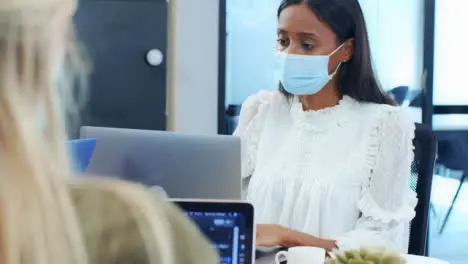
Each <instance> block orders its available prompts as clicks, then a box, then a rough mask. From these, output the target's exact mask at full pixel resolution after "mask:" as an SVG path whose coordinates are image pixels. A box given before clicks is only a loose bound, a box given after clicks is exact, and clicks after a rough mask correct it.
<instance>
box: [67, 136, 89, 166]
mask: <svg viewBox="0 0 468 264" xmlns="http://www.w3.org/2000/svg"><path fill="white" fill-rule="evenodd" d="M67 145H68V147H69V149H70V152H71V156H72V165H73V169H75V171H76V172H77V173H85V172H86V170H87V168H88V165H89V162H90V160H91V157H92V156H93V153H94V149H95V147H96V139H95V138H88V139H75V140H69V141H67Z"/></svg>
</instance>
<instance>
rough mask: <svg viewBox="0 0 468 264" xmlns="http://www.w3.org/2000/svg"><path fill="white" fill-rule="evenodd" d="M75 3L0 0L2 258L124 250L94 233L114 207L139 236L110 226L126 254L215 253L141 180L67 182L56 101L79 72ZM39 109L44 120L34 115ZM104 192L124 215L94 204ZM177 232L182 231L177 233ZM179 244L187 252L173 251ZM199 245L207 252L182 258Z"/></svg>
mask: <svg viewBox="0 0 468 264" xmlns="http://www.w3.org/2000/svg"><path fill="white" fill-rule="evenodd" d="M74 5H75V3H74V1H73V0H0V263H2V264H33V263H34V264H65V263H66V264H87V263H88V262H92V261H94V262H96V263H100V264H104V263H116V262H115V261H116V259H121V258H120V256H122V254H123V253H122V251H121V250H117V251H119V252H115V248H113V249H110V251H109V252H107V251H106V252H104V250H100V249H101V248H102V246H103V245H102V244H105V243H101V245H97V244H96V242H95V238H96V237H99V236H101V237H105V235H106V234H107V233H106V232H108V231H109V228H111V226H112V225H113V224H114V226H115V224H116V223H117V222H118V221H119V219H117V218H119V217H120V218H121V220H122V219H133V220H132V221H134V222H135V223H136V226H135V228H136V229H137V230H136V231H137V233H138V234H134V235H133V236H134V237H141V238H142V243H143V246H142V247H141V246H137V247H135V246H133V247H132V246H127V244H125V243H126V242H125V241H126V238H127V237H128V236H127V234H126V233H124V232H123V233H122V232H117V233H118V234H120V236H117V237H116V236H115V235H114V236H113V237H114V238H116V240H117V241H120V242H117V244H118V243H121V244H120V245H123V247H125V249H126V250H123V251H131V254H130V255H132V254H133V255H134V256H139V257H143V258H144V259H145V260H147V261H146V262H147V263H152V264H156V263H162V264H176V263H178V261H176V260H177V259H182V258H184V257H185V262H187V261H190V262H192V263H215V262H216V255H215V253H214V251H213V250H212V249H210V247H209V243H208V242H207V241H206V240H205V239H203V237H202V236H201V235H200V234H199V232H198V231H197V230H196V228H195V227H194V226H192V225H191V224H190V223H189V222H188V220H186V219H184V218H183V217H182V214H180V213H179V212H177V211H174V210H172V209H168V208H169V207H167V205H165V204H164V203H165V202H164V201H162V200H158V199H155V197H154V196H153V195H152V194H151V193H150V191H149V190H147V189H146V188H144V187H142V186H138V185H133V184H127V183H123V182H118V181H108V180H88V181H79V182H72V177H70V176H71V172H70V171H69V168H70V166H69V160H68V153H67V149H66V145H65V140H66V135H65V124H64V122H63V120H65V118H64V110H65V109H64V107H63V106H64V105H67V106H68V108H67V109H73V107H72V108H70V107H69V106H70V105H71V104H73V103H72V102H73V99H74V97H73V96H71V95H74V94H75V93H74V92H73V91H71V89H72V87H73V86H72V85H71V84H70V78H75V77H83V76H84V75H86V67H83V65H82V61H81V60H80V56H79V52H78V51H79V50H78V49H77V46H76V45H75V43H74V40H73V31H72V30H71V21H70V20H71V15H72V13H73V11H74ZM42 114H43V115H44V117H45V121H46V123H47V125H46V126H45V128H44V130H42V129H41V126H40V124H38V118H40V117H41V116H40V115H42ZM94 191H98V193H100V194H99V195H95V196H93V197H95V198H96V199H92V198H91V197H89V196H88V195H87V194H91V195H94V194H95V193H94ZM83 196H84V197H87V198H86V199H81V198H80V197H83ZM72 197H73V198H72ZM109 197H113V198H112V199H110V200H112V201H111V202H110V203H109V204H111V205H112V204H116V203H117V204H118V203H119V202H118V201H117V200H119V201H120V203H121V204H123V205H124V207H122V208H127V209H128V210H127V211H128V214H127V215H121V214H120V211H119V210H117V213H116V214H115V215H116V216H115V217H114V218H115V219H114V220H115V221H117V222H112V221H114V220H113V219H106V218H105V216H103V215H102V214H99V212H100V211H103V210H101V208H103V209H105V208H108V206H107V205H106V203H107V202H109V199H108V198H109ZM114 198H116V199H114ZM99 204H101V205H99ZM99 206H102V207H99ZM163 208H166V209H164V210H163ZM93 210H94V211H93ZM171 210H172V211H171ZM77 212H78V213H77ZM114 212H115V211H114ZM166 212H169V213H166ZM88 213H89V214H88ZM169 215H170V217H169ZM171 217H172V218H171ZM169 219H172V220H169ZM120 223H122V221H120ZM171 227H172V229H171ZM117 229H120V227H118V228H117ZM124 231H125V230H124ZM182 231H183V233H181V232H182ZM133 233H135V232H133ZM122 234H123V235H122ZM175 234H176V235H175ZM176 236H177V237H178V238H179V240H182V241H180V242H177V243H176ZM85 239H86V241H85ZM85 242H87V243H86V244H85ZM114 245H115V243H114ZM179 245H186V247H187V248H184V249H183V250H184V252H192V253H191V255H190V254H185V253H184V252H182V253H176V252H175V249H176V248H177V247H178V246H179ZM200 254H203V255H204V256H205V258H199V260H198V261H195V260H193V261H192V260H188V259H191V256H195V255H200ZM88 255H89V256H88ZM101 257H102V258H101ZM97 259H100V260H99V261H96V260H97Z"/></svg>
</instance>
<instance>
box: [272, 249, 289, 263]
mask: <svg viewBox="0 0 468 264" xmlns="http://www.w3.org/2000/svg"><path fill="white" fill-rule="evenodd" d="M282 258H286V259H288V252H287V251H280V252H278V253H276V256H275V263H276V264H281V261H282Z"/></svg>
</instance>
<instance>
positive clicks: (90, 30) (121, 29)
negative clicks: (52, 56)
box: [74, 0, 168, 130]
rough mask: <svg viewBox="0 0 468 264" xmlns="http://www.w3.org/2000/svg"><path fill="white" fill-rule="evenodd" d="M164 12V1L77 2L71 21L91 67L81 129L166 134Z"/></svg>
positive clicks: (84, 0) (110, 0)
mask: <svg viewBox="0 0 468 264" xmlns="http://www.w3.org/2000/svg"><path fill="white" fill-rule="evenodd" d="M167 12H168V8H167V2H166V0H127V1H124V0H107V1H103V0H81V1H80V4H79V7H78V10H77V12H76V15H75V18H74V22H75V26H76V29H77V35H78V38H79V40H80V41H81V42H82V44H83V45H84V46H85V48H86V50H87V53H88V55H89V57H90V58H91V61H92V64H93V66H92V68H93V69H92V73H91V76H90V87H89V90H90V98H89V99H88V104H87V107H86V108H85V109H84V111H83V112H84V113H83V116H82V120H81V123H82V124H83V125H90V126H103V127H118V128H134V129H150V130H165V129H166V115H165V110H166V58H165V56H166V54H167V52H166V51H167V16H168V14H167ZM150 51H152V52H151V53H150V54H152V56H150V57H151V58H152V60H151V59H150V60H148V53H149V52H150ZM160 55H162V58H163V60H162V62H161V60H160V58H161V56H160ZM149 62H152V63H149Z"/></svg>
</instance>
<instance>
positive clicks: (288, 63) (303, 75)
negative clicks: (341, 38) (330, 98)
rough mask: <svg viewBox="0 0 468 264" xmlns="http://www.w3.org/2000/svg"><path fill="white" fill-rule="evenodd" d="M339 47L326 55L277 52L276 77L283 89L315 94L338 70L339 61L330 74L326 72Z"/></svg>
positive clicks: (301, 93)
mask: <svg viewBox="0 0 468 264" xmlns="http://www.w3.org/2000/svg"><path fill="white" fill-rule="evenodd" d="M341 47H343V45H341V46H340V47H338V48H337V49H336V50H335V51H333V52H332V53H331V54H330V55H328V56H327V55H324V56H317V55H295V54H288V53H284V52H280V53H278V54H277V55H278V57H277V58H278V67H279V68H278V74H279V75H278V78H279V81H280V82H281V84H282V85H283V87H284V89H285V90H286V91H287V92H288V93H291V94H294V95H313V94H316V93H317V92H318V91H320V90H321V89H322V88H323V87H325V85H326V84H327V83H328V82H329V81H330V80H331V79H332V78H333V76H335V74H336V73H337V72H338V69H339V68H340V66H341V63H340V64H339V65H338V67H336V70H335V72H333V73H332V74H328V63H329V61H330V56H332V55H333V54H334V53H335V52H337V51H338V50H340V49H341Z"/></svg>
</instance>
